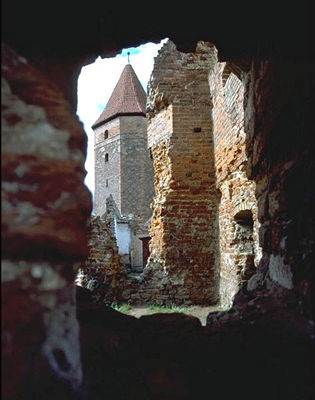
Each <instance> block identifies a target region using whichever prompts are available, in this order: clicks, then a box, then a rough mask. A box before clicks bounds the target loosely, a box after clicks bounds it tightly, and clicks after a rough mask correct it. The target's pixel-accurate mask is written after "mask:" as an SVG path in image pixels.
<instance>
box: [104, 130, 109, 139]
mask: <svg viewBox="0 0 315 400" xmlns="http://www.w3.org/2000/svg"><path fill="white" fill-rule="evenodd" d="M104 139H108V130H107V129H106V131H105V132H104Z"/></svg>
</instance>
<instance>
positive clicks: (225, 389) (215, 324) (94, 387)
mask: <svg viewBox="0 0 315 400" xmlns="http://www.w3.org/2000/svg"><path fill="white" fill-rule="evenodd" d="M81 297H82V296H81ZM77 314H78V319H79V322H80V338H81V349H82V362H83V374H84V383H83V386H82V390H81V393H80V397H81V398H82V399H84V400H85V399H86V400H90V399H91V400H92V399H93V400H94V399H102V398H104V399H105V398H106V399H111V400H125V399H128V400H133V399H135V400H136V399H137V400H149V399H150V400H162V399H170V400H171V399H172V400H177V399H178V400H186V399H187V400H188V399H212V398H213V399H223V400H225V399H239V398H240V399H255V400H260V399H261V400H282V399H283V400H311V399H313V398H314V397H313V396H314V387H313V381H314V376H315V375H314V357H313V354H314V336H313V335H312V332H313V327H312V326H311V325H310V324H309V323H308V322H307V321H306V320H303V318H302V317H299V316H298V315H294V312H293V311H292V312H291V311H288V310H285V309H283V308H281V307H278V308H276V310H275V311H273V312H271V311H270V312H264V313H261V314H259V313H258V314H257V315H256V317H254V315H253V314H252V315H251V317H250V318H249V317H245V321H243V320H242V318H238V319H237V318H234V319H233V321H232V319H231V318H230V320H229V321H227V322H226V323H224V322H222V316H223V314H221V316H219V318H218V317H217V316H216V317H215V318H214V319H213V321H212V323H211V326H207V327H202V326H201V324H200V322H199V320H198V319H197V318H194V317H189V316H185V315H182V314H155V315H150V316H143V317H141V318H140V319H136V318H134V317H131V316H127V315H123V314H121V313H119V312H117V311H115V310H113V309H111V308H109V307H107V306H105V305H103V304H101V303H99V304H96V303H91V302H87V301H80V300H78V312H77ZM225 314H226V315H227V313H225ZM227 319H229V318H227ZM209 323H210V322H209Z"/></svg>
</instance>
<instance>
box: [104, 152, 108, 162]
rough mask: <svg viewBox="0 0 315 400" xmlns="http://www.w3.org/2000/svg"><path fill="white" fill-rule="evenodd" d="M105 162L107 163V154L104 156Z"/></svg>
mask: <svg viewBox="0 0 315 400" xmlns="http://www.w3.org/2000/svg"><path fill="white" fill-rule="evenodd" d="M105 162H108V153H106V154H105Z"/></svg>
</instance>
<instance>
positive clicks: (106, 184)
mask: <svg viewBox="0 0 315 400" xmlns="http://www.w3.org/2000/svg"><path fill="white" fill-rule="evenodd" d="M105 186H106V187H108V179H106V181H105Z"/></svg>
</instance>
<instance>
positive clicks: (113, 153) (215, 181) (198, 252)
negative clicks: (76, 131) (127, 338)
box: [83, 41, 261, 305]
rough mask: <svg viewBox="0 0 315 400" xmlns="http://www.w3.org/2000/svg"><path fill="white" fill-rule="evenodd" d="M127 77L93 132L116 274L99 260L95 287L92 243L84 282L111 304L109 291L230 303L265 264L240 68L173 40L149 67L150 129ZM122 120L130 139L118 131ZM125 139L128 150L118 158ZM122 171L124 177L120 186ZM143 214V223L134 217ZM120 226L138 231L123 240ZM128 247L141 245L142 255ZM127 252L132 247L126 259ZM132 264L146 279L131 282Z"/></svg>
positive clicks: (212, 51)
mask: <svg viewBox="0 0 315 400" xmlns="http://www.w3.org/2000/svg"><path fill="white" fill-rule="evenodd" d="M128 74H130V76H131V77H130V82H132V80H134V81H136V78H135V73H134V71H133V69H132V67H131V66H130V65H127V66H126V67H125V69H124V71H123V73H122V76H121V78H120V80H119V82H118V84H117V86H116V88H115V89H114V92H113V94H112V97H111V99H110V100H109V105H107V107H106V108H105V111H104V112H103V114H102V115H101V117H100V118H99V120H98V121H97V122H96V123H95V124H94V127H95V126H96V153H95V158H96V200H95V210H96V213H97V214H98V215H99V216H100V217H102V218H103V224H105V225H106V223H108V224H109V225H110V226H111V227H112V232H113V235H114V236H116V240H117V243H118V252H119V253H120V260H121V266H120V268H117V262H116V263H113V264H112V266H111V264H110V263H107V262H105V263H104V264H103V265H104V266H103V268H104V272H103V278H102V279H100V278H97V276H99V272H100V268H99V266H96V265H97V262H96V263H95V271H98V272H97V274H95V276H94V277H93V267H92V268H91V260H92V264H93V260H94V261H95V254H94V253H95V250H94V249H93V246H96V245H97V244H96V242H95V240H92V242H91V243H92V244H91V245H90V246H91V256H90V258H89V260H88V264H87V265H88V267H87V269H86V271H85V274H86V276H87V274H88V275H89V276H90V278H91V280H92V281H93V280H95V279H96V280H98V281H99V286H100V287H103V288H104V298H107V299H108V298H109V297H110V296H108V293H107V294H106V293H105V292H106V287H108V286H109V287H110V288H111V289H110V291H109V292H110V293H116V295H117V296H116V297H113V298H112V300H124V301H130V302H136V303H141V302H142V303H145V302H148V301H151V302H169V301H172V302H175V303H186V304H218V303H220V304H221V305H229V304H231V302H232V301H233V297H234V295H235V294H236V292H237V290H238V288H239V286H240V284H241V282H242V281H244V280H245V279H246V280H248V279H249V277H250V276H251V275H252V274H254V272H255V269H256V267H257V265H258V262H259V260H260V257H261V254H260V247H259V244H258V228H259V224H258V219H257V203H256V199H255V184H254V182H252V181H250V180H249V179H248V178H247V176H246V165H247V158H246V154H245V137H246V134H245V131H244V109H243V101H244V87H243V83H242V82H241V80H240V76H238V75H240V70H239V69H238V70H235V68H234V70H233V69H232V67H231V66H229V65H228V64H227V63H220V62H218V60H217V50H216V48H215V47H214V46H213V45H212V44H211V43H208V42H202V41H199V42H198V43H197V46H196V50H195V52H193V53H181V52H180V51H178V50H177V49H176V46H175V44H174V43H173V42H171V41H168V42H167V43H166V44H165V45H164V46H163V47H162V49H161V50H160V52H159V54H158V56H157V57H156V58H155V63H154V68H153V71H152V75H151V79H150V82H149V85H148V95H147V101H146V120H145V118H144V111H145V110H144V107H143V105H142V108H141V107H140V106H139V104H141V101H142V102H143V93H142V92H141V89H140V88H139V85H140V84H139V83H138V82H137V84H135V83H130V82H128ZM123 86H125V89H123ZM130 87H132V89H130ZM126 93H127V95H126ZM139 93H140V94H139ZM124 95H125V98H124ZM141 96H142V97H141ZM139 99H140V100H139ZM137 107H139V108H137ZM124 113H125V114H124ZM127 113H128V116H127ZM140 113H141V115H140ZM126 119H128V121H129V128H128V129H129V130H126V129H125V128H124V125H122V121H124V120H126ZM102 121H105V123H103V124H102ZM107 121H108V122H107ZM115 121H116V122H115ZM140 122H141V124H139V123H140ZM117 123H118V125H117ZM113 124H116V125H117V128H114V125H113ZM132 124H133V125H132ZM131 126H133V129H131ZM143 135H146V136H145V137H144V136H143ZM127 141H129V142H130V143H132V145H133V147H132V148H130V149H126V150H125V148H124V146H126V145H125V144H124V143H126V142H127ZM144 143H145V144H146V146H144V145H143V144H144ZM113 146H115V147H114V148H113ZM119 146H120V147H119ZM149 155H150V156H151V159H152V160H150V159H149ZM115 160H117V161H115ZM144 163H146V164H145V167H144V168H143V165H144ZM150 163H151V166H150ZM152 164H153V166H152ZM152 167H153V171H154V177H153V174H151V172H150V171H151V169H150V168H152ZM127 173H128V174H129V178H128V179H126V180H125V181H123V179H124V176H125V175H126V174H127ZM141 174H142V175H141ZM138 175H139V176H138ZM150 179H151V180H152V182H150ZM153 179H154V197H153V196H152V192H151V189H150V184H152V183H153ZM109 182H110V183H109ZM137 193H139V194H138V199H137V200H136V201H135V200H134V199H135V197H136V196H137ZM145 193H147V194H146V196H144V194H145ZM152 197H153V199H152ZM150 200H153V201H152V204H151V208H152V216H151V217H150V214H151V213H150V212H149V211H148V210H149V209H148V207H149V206H150V202H151V201H150ZM123 202H125V203H126V204H128V206H129V207H128V210H127V211H128V212H126V210H123V207H122V206H121V204H123ZM125 208H126V207H125ZM115 210H116V211H115ZM142 214H144V215H145V218H142V219H141V218H140V219H139V217H141V215H142ZM134 215H138V221H139V222H140V223H139V222H138V224H136V222H135V217H134ZM149 217H150V219H149V220H147V218H149ZM141 224H142V225H141ZM135 226H137V227H138V231H139V228H140V227H141V226H142V229H140V233H141V235H142V237H141V236H139V235H138V236H139V237H138V238H137V235H136V234H135V233H134V232H135ZM122 227H124V228H125V232H127V230H128V229H130V230H131V231H132V232H133V234H131V235H130V239H125V242H124V238H123V237H122V233H121V232H122ZM125 235H126V233H125ZM132 238H133V241H134V242H135V240H137V239H138V242H139V245H138V246H136V245H135V244H133V243H132ZM144 238H146V239H149V258H148V259H147V258H145V260H144V262H142V263H141V261H142V260H143V258H141V257H139V256H138V263H137V262H135V256H134V254H135V253H137V252H138V253H139V252H140V253H141V245H140V240H139V239H142V240H143V239H144ZM101 240H102V239H101ZM128 240H129V242H128ZM126 246H127V247H128V246H129V247H128V249H129V250H128V249H126V250H125V251H122V250H121V249H123V248H125V247H126ZM114 247H115V246H114ZM114 247H113V248H114ZM139 247H140V249H139ZM143 250H144V247H143V245H142V251H143ZM110 251H112V249H110ZM123 253H124V254H123ZM102 257H104V251H103V252H101V253H100V259H102ZM106 257H107V255H106ZM115 260H116V259H115ZM146 261H147V262H146ZM123 264H124V266H125V268H123V266H122V265H123ZM139 266H140V267H142V269H143V268H144V267H145V268H144V271H143V274H140V275H135V274H133V275H132V274H129V275H128V273H127V272H135V271H136V270H137V267H139ZM130 267H131V271H130ZM110 270H111V271H112V272H109V271H110ZM113 271H116V272H117V274H118V275H117V276H116V278H115V279H109V280H108V275H110V276H112V277H113V278H114V277H115V273H114V272H113ZM118 271H119V273H118ZM138 271H139V269H138ZM83 274H84V271H83ZM86 281H88V279H87V277H86V279H85V282H86ZM118 282H119V283H118ZM113 285H114V286H115V290H113ZM90 286H91V285H90ZM92 286H93V285H92Z"/></svg>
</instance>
